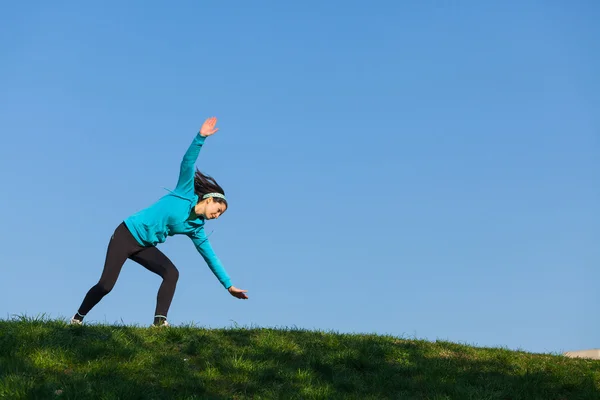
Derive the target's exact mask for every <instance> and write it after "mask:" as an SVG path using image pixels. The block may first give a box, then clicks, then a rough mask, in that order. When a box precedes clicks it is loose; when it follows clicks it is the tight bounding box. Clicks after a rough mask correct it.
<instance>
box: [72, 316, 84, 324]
mask: <svg viewBox="0 0 600 400" xmlns="http://www.w3.org/2000/svg"><path fill="white" fill-rule="evenodd" d="M70 325H83V321H80V320H78V319H77V318H75V317H73V318H71V322H70Z"/></svg>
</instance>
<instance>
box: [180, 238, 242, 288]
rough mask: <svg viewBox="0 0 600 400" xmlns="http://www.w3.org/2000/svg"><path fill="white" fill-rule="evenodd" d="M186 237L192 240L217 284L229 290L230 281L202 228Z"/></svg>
mask: <svg viewBox="0 0 600 400" xmlns="http://www.w3.org/2000/svg"><path fill="white" fill-rule="evenodd" d="M188 236H189V237H190V239H192V242H194V245H195V246H196V249H197V250H198V252H199V253H200V254H201V255H202V257H203V258H204V261H206V263H207V264H208V267H209V268H210V269H211V270H212V272H213V274H215V276H216V277H217V279H218V280H219V282H221V284H222V285H223V286H224V287H225V289H229V287H230V286H231V279H230V278H229V276H228V275H227V272H226V271H225V268H223V264H221V260H219V258H218V257H217V255H216V254H215V252H214V250H213V248H212V246H211V245H210V242H209V241H208V238H207V237H206V233H205V232H204V228H200V229H198V230H196V231H195V232H192V233H190V234H189V235H188Z"/></svg>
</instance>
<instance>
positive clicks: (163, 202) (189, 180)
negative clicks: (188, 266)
mask: <svg viewBox="0 0 600 400" xmlns="http://www.w3.org/2000/svg"><path fill="white" fill-rule="evenodd" d="M205 140H206V138H205V137H204V136H202V135H200V133H198V134H196V136H195V137H194V140H193V141H192V144H191V145H190V147H189V148H188V150H187V151H186V153H185V155H184V156H183V160H182V161H181V167H180V171H179V180H178V181H177V186H176V187H175V190H172V191H171V190H169V194H166V195H165V196H163V197H161V198H160V199H159V200H158V201H157V202H156V203H154V204H152V205H151V206H150V207H148V208H145V209H143V210H141V211H138V212H137V213H135V214H133V215H131V216H130V217H128V218H127V219H125V220H124V221H123V222H125V225H127V228H129V230H130V231H131V234H132V235H133V237H134V238H135V239H136V240H137V242H138V243H139V244H140V245H142V246H156V244H158V243H163V242H164V241H165V240H166V239H167V236H173V235H178V234H183V235H186V236H188V237H189V238H190V239H192V241H193V242H194V245H195V246H196V249H197V250H198V252H199V253H200V254H201V255H202V257H203V258H204V260H205V261H206V263H207V264H208V266H209V268H210V269H211V270H212V272H213V273H214V274H215V276H216V277H217V279H218V280H219V282H221V284H222V285H223V286H224V287H225V288H226V289H229V287H230V286H231V279H230V278H229V276H228V275H227V272H226V271H225V269H224V268H223V265H222V264H221V261H220V260H219V258H218V257H217V256H216V254H215V252H214V251H213V249H212V246H211V245H210V242H209V241H208V238H207V237H206V233H205V232H204V222H205V221H204V218H203V217H197V216H196V215H195V213H193V212H192V211H193V208H194V206H195V205H196V204H197V203H198V196H197V195H196V193H195V192H194V176H195V172H196V170H195V163H196V160H197V159H198V155H199V154H200V149H201V148H202V145H203V144H204V141H205Z"/></svg>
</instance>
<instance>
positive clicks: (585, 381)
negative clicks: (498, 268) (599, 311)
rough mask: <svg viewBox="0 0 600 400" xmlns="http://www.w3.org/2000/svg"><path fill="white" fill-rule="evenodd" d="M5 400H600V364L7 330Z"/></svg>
mask: <svg viewBox="0 0 600 400" xmlns="http://www.w3.org/2000/svg"><path fill="white" fill-rule="evenodd" d="M0 398H8V399H59V398H60V399H361V400H363V399H431V400H447V399H460V400H463V399H464V400H467V399H473V400H495V399H498V400H508V399H511V400H517V399H527V400H534V399H540V400H553V399H554V400H567V399H568V400H575V399H600V362H599V361H591V360H584V359H572V358H567V357H564V356H561V355H552V354H531V353H527V352H520V351H510V350H507V349H502V348H478V347H472V346H467V345H459V344H455V343H450V342H440V341H436V342H430V341H422V340H406V339H400V338H397V337H392V336H379V335H350V334H338V333H326V332H321V331H307V330H298V329H259V328H256V329H254V328H252V329H250V328H231V329H202V328H198V327H195V326H192V325H190V326H177V327H173V326H172V327H169V328H159V329H157V328H148V327H134V326H119V325H88V326H70V325H67V324H66V323H65V322H64V321H61V320H50V319H43V318H27V317H18V318H13V319H11V320H0Z"/></svg>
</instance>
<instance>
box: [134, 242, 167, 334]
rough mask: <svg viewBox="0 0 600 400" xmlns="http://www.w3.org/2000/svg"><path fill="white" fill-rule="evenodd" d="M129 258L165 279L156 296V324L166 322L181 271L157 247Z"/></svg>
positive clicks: (145, 249)
mask: <svg viewBox="0 0 600 400" xmlns="http://www.w3.org/2000/svg"><path fill="white" fill-rule="evenodd" d="M129 258H130V259H132V260H133V261H135V262H137V263H139V264H141V265H143V266H144V267H145V268H146V269H148V270H150V271H152V272H154V273H155V274H158V275H159V276H160V277H161V278H162V279H163V281H162V283H161V285H160V288H159V289H158V294H157V296H156V310H155V313H154V323H155V324H159V323H161V322H162V321H165V320H166V319H167V313H168V312H169V307H170V306H171V301H172V300H173V296H174V295H175V287H176V286H177V280H178V279H179V271H178V270H177V268H176V267H175V265H174V264H173V263H172V262H171V260H169V258H168V257H167V256H166V255H164V254H163V252H161V251H160V250H159V249H157V248H156V247H146V248H144V249H143V250H142V251H140V252H138V253H135V254H134V255H132V256H130V257H129Z"/></svg>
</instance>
